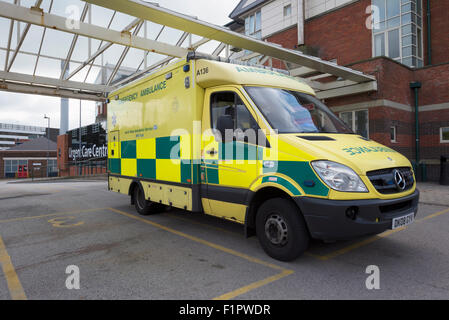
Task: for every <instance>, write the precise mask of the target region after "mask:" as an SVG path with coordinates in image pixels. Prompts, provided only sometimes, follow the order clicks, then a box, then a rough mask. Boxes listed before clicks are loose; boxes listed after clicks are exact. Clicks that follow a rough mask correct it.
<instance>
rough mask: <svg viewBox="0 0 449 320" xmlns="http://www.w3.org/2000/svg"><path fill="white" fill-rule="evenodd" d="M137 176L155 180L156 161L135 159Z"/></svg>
mask: <svg viewBox="0 0 449 320" xmlns="http://www.w3.org/2000/svg"><path fill="white" fill-rule="evenodd" d="M137 176H138V177H142V178H145V179H156V159H137Z"/></svg>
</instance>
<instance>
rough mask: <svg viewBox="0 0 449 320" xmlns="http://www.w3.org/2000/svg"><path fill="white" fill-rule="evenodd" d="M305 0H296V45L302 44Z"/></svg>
mask: <svg viewBox="0 0 449 320" xmlns="http://www.w3.org/2000/svg"><path fill="white" fill-rule="evenodd" d="M304 1H305V0H298V26H297V27H298V45H303V44H304V41H305V39H304V27H305V26H304V24H305V8H304V6H305V5H304Z"/></svg>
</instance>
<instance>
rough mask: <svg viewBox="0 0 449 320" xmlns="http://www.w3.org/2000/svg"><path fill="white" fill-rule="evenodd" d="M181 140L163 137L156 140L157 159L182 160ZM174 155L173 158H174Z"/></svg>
mask: <svg viewBox="0 0 449 320" xmlns="http://www.w3.org/2000/svg"><path fill="white" fill-rule="evenodd" d="M179 142H180V138H179V137H175V136H173V137H161V138H156V158H157V159H180V155H179V153H180V146H179ZM172 153H173V157H171V156H172Z"/></svg>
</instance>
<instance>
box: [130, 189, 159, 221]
mask: <svg viewBox="0 0 449 320" xmlns="http://www.w3.org/2000/svg"><path fill="white" fill-rule="evenodd" d="M133 197H134V206H135V207H136V211H137V212H138V213H139V214H141V215H143V216H147V215H150V214H154V213H159V212H162V211H163V210H164V209H165V206H164V205H162V204H160V203H155V202H152V201H148V200H146V199H145V193H144V191H143V189H142V187H141V186H140V185H139V186H137V187H135V188H134V195H133Z"/></svg>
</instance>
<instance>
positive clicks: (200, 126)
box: [108, 53, 419, 261]
mask: <svg viewBox="0 0 449 320" xmlns="http://www.w3.org/2000/svg"><path fill="white" fill-rule="evenodd" d="M108 130H109V133H108V149H109V150H108V170H109V178H108V180H109V186H108V187H109V190H111V191H115V192H120V193H123V194H127V195H130V196H131V203H132V204H134V205H135V207H136V210H137V211H138V212H139V213H140V214H144V215H145V214H151V213H155V212H158V211H161V210H162V209H163V208H164V207H165V206H172V207H176V208H181V209H184V210H187V211H192V212H202V213H205V214H208V215H213V216H216V217H220V218H224V219H228V220H231V221H235V222H237V223H240V224H243V225H244V228H245V234H246V235H247V236H250V235H253V234H256V235H257V237H258V239H259V241H260V244H261V246H262V247H263V249H264V250H265V252H266V253H267V254H268V255H270V256H271V257H273V258H275V259H278V260H283V261H290V260H293V259H295V258H297V257H298V256H299V255H301V254H302V253H303V252H304V251H305V250H306V249H307V247H308V244H309V239H310V238H314V239H321V240H324V241H333V240H338V239H348V238H352V237H355V236H362V235H367V234H376V233H380V232H383V231H384V230H386V229H395V228H399V227H403V226H405V225H408V224H410V223H411V222H413V221H414V218H415V215H416V213H417V205H418V198H419V192H418V190H417V189H416V183H415V177H414V173H413V171H412V167H411V164H410V162H409V161H408V160H407V159H406V158H405V157H404V156H402V155H401V154H399V153H398V152H396V151H394V150H392V149H390V148H387V147H385V146H382V145H380V144H378V143H376V142H374V141H372V140H369V139H366V138H363V137H361V136H359V135H357V134H354V133H353V132H352V131H351V130H350V129H349V128H348V127H347V126H346V125H345V124H344V123H343V122H342V121H341V120H340V119H339V118H337V117H336V116H335V115H334V114H333V113H332V112H331V111H330V110H329V109H328V108H327V107H326V106H325V105H324V104H323V103H322V102H321V101H320V100H318V99H317V98H316V97H315V93H314V91H313V90H312V89H311V88H310V87H309V86H308V85H306V84H304V83H303V82H302V81H301V80H300V79H298V78H294V77H290V76H288V75H286V74H283V73H280V72H275V71H272V70H268V69H263V68H256V67H250V66H244V65H237V64H231V63H225V62H219V61H214V60H212V59H206V58H205V57H199V56H198V55H195V54H194V53H192V54H189V56H188V57H187V59H184V60H182V61H180V62H177V63H174V64H171V65H169V66H167V67H165V68H163V69H161V70H159V71H157V72H156V73H153V74H151V75H149V76H147V77H145V78H144V79H140V80H138V81H135V82H133V83H131V84H129V85H126V86H125V87H123V88H121V89H118V90H117V91H116V92H113V93H111V94H110V96H109V105H108Z"/></svg>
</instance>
